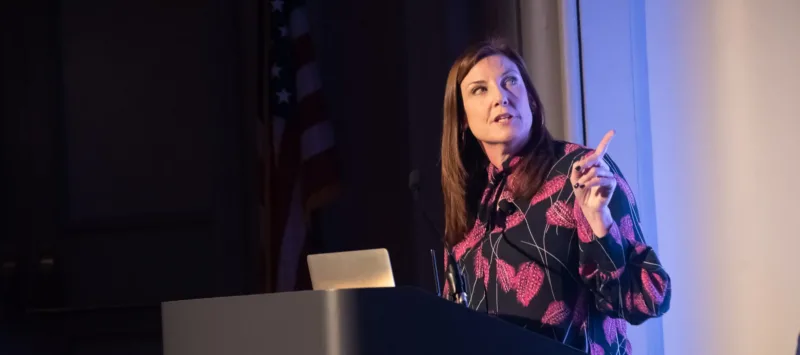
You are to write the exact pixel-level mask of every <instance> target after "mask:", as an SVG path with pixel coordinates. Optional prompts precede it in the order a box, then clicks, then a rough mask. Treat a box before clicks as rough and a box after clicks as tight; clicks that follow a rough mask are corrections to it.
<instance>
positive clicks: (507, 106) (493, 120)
mask: <svg viewBox="0 0 800 355" xmlns="http://www.w3.org/2000/svg"><path fill="white" fill-rule="evenodd" d="M460 89H461V97H462V98H463V102H464V112H465V113H466V115H467V125H468V126H469V129H470V131H472V134H473V135H474V136H475V138H477V139H478V140H479V141H480V142H481V144H482V145H483V146H484V147H486V146H487V145H499V144H503V145H508V146H511V147H521V146H522V145H524V144H525V142H526V141H527V139H528V135H529V133H530V129H531V124H532V122H533V113H532V112H531V106H530V103H529V102H528V91H527V90H526V88H525V84H524V83H523V81H522V76H521V75H520V72H519V68H517V65H516V64H514V62H512V61H511V60H509V59H508V58H506V57H505V56H503V55H493V56H490V57H486V58H484V59H482V60H481V61H479V62H478V63H477V64H475V66H474V67H472V69H471V70H470V71H469V72H468V73H467V75H466V76H465V77H464V80H463V81H462V82H461V87H460Z"/></svg>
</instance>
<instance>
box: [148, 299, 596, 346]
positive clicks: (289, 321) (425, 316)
mask: <svg viewBox="0 0 800 355" xmlns="http://www.w3.org/2000/svg"><path fill="white" fill-rule="evenodd" d="M161 318H162V333H163V344H164V345H163V346H164V355H211V354H214V355H221V354H226V355H256V354H259V355H261V354H297V355H323V354H324V355H334V354H335V355H361V354H387V355H388V354H404V355H406V354H436V355H442V354H460V355H470V354H481V355H485V354H526V355H540V354H541V355H545V354H547V355H578V354H585V353H584V352H582V351H579V350H576V349H574V348H572V347H569V346H566V345H563V344H561V343H559V342H556V341H554V340H552V339H549V338H546V337H544V336H541V335H539V334H536V333H533V332H531V331H528V330H525V329H522V328H520V327H518V326H516V325H513V324H511V323H508V322H505V321H503V320H501V319H497V318H495V317H491V316H489V315H486V314H482V313H479V312H475V311H472V310H469V309H467V308H465V307H463V306H460V305H457V304H455V303H452V302H450V301H447V300H445V299H442V298H439V297H437V296H436V295H434V294H432V293H427V292H424V291H422V290H419V289H416V288H409V287H395V288H365V289H343V290H330V291H299V292H286V293H273V294H258V295H248V296H234V297H220V298H208V299H195V300H185V301H171V302H164V303H162V305H161Z"/></svg>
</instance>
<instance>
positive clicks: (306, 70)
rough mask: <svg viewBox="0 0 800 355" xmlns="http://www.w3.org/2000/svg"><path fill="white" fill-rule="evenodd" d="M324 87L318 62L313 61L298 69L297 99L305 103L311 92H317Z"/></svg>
mask: <svg viewBox="0 0 800 355" xmlns="http://www.w3.org/2000/svg"><path fill="white" fill-rule="evenodd" d="M321 87H322V83H320V80H319V74H318V73H317V63H316V62H311V63H308V64H306V65H303V66H302V67H300V70H298V71H297V101H299V102H301V103H304V102H303V99H305V98H306V96H308V95H309V94H312V93H314V92H317V90H319V89H320V88H321Z"/></svg>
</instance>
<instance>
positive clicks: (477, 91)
mask: <svg viewBox="0 0 800 355" xmlns="http://www.w3.org/2000/svg"><path fill="white" fill-rule="evenodd" d="M484 92H486V88H485V87H482V86H479V87H476V88H474V89H472V94H473V95H478V94H482V93H484Z"/></svg>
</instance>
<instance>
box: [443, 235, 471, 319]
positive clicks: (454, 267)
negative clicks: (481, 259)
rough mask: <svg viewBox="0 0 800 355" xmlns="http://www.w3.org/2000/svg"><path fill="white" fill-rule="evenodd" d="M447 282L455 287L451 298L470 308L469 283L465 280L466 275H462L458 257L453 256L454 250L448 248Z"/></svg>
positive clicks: (451, 292)
mask: <svg viewBox="0 0 800 355" xmlns="http://www.w3.org/2000/svg"><path fill="white" fill-rule="evenodd" d="M447 281H448V282H450V285H452V286H453V290H452V291H450V297H451V298H452V300H453V302H455V303H456V304H460V305H463V306H465V307H469V299H468V298H467V287H466V284H467V282H466V281H465V280H464V274H463V273H461V268H460V267H459V266H458V262H456V257H455V256H454V255H453V249H452V248H447Z"/></svg>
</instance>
